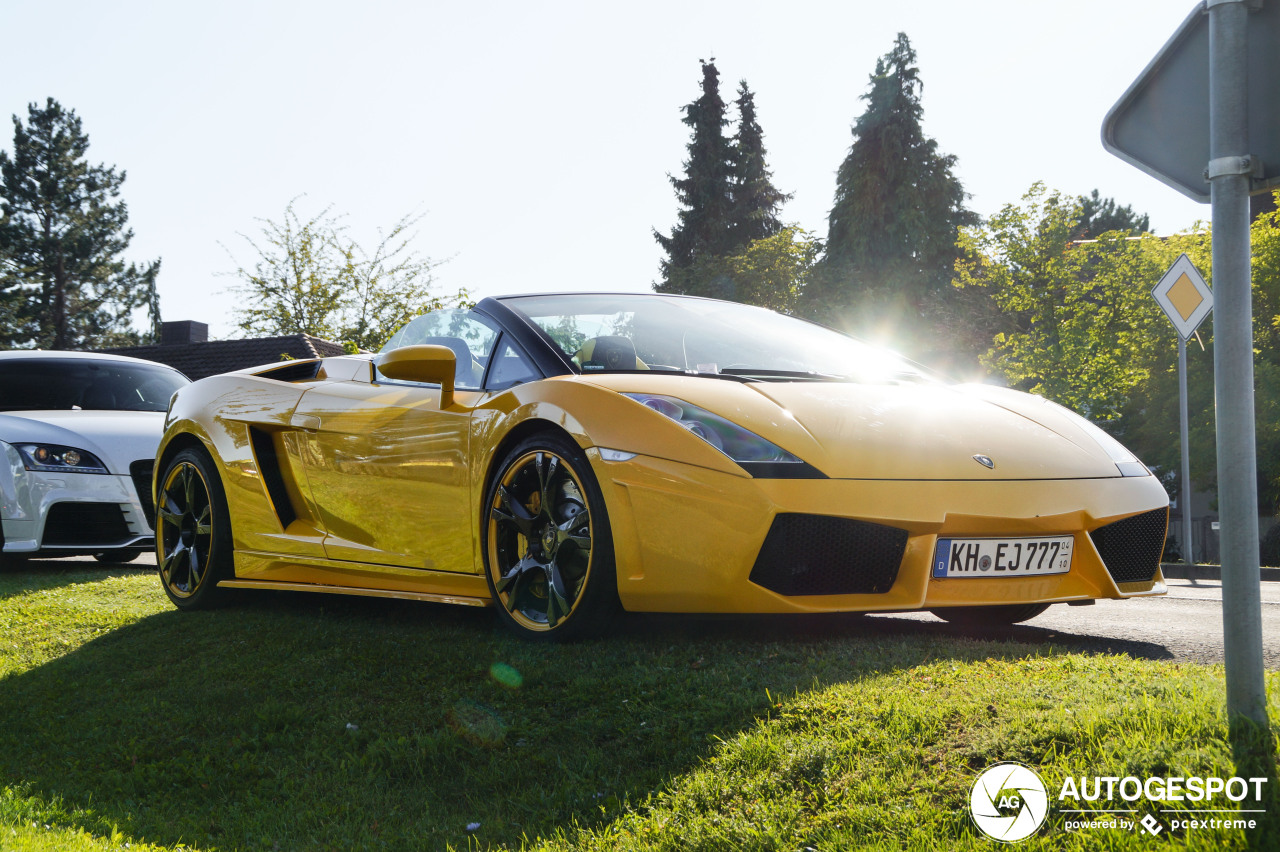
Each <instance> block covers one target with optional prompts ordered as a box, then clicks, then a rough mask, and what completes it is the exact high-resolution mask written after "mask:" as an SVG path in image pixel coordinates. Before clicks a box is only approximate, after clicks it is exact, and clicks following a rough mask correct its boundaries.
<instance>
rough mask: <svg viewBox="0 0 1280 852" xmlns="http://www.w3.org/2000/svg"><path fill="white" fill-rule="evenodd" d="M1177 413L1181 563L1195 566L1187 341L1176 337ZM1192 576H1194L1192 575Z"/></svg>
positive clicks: (1179, 336)
mask: <svg viewBox="0 0 1280 852" xmlns="http://www.w3.org/2000/svg"><path fill="white" fill-rule="evenodd" d="M1178 408H1179V409H1181V410H1180V411H1179V412H1178V415H1179V419H1180V420H1181V421H1182V499H1181V500H1179V501H1178V502H1179V503H1180V505H1181V508H1182V561H1183V562H1185V563H1186V564H1188V565H1194V564H1195V561H1196V560H1195V557H1194V556H1193V555H1192V553H1193V552H1194V550H1195V549H1194V548H1193V547H1192V546H1191V439H1190V434H1191V433H1190V429H1189V428H1188V426H1187V420H1188V418H1187V339H1186V338H1185V337H1183V336H1182V335H1181V334H1179V335H1178ZM1193 576H1194V575H1193Z"/></svg>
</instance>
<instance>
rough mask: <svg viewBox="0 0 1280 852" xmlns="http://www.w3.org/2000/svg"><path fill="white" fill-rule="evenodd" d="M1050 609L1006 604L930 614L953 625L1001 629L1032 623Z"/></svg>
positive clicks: (955, 607) (1030, 604)
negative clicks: (1032, 620) (1002, 627)
mask: <svg viewBox="0 0 1280 852" xmlns="http://www.w3.org/2000/svg"><path fill="white" fill-rule="evenodd" d="M1048 608H1049V604H1045V603H1028V604H1004V605H1000V606H954V607H947V608H945V609H931V610H929V612H931V613H933V614H934V615H936V616H938V618H941V619H942V620H943V621H949V622H951V623H952V624H963V625H965V626H967V627H1000V626H1008V625H1010V624H1021V623H1022V622H1024V621H1030V620H1031V619H1033V618H1035V617H1036V616H1037V615H1039V614H1040V613H1042V612H1044V611H1045V610H1046V609H1048Z"/></svg>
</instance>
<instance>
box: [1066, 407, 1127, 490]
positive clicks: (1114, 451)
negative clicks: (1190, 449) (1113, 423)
mask: <svg viewBox="0 0 1280 852" xmlns="http://www.w3.org/2000/svg"><path fill="white" fill-rule="evenodd" d="M1049 404H1050V405H1052V406H1055V407H1057V408H1058V409H1060V410H1062V411H1065V412H1066V413H1067V415H1069V416H1070V417H1071V419H1072V421H1073V422H1074V423H1075V424H1076V425H1077V426H1079V427H1080V428H1081V429H1083V430H1084V431H1085V432H1086V433H1088V435H1089V437H1090V438H1093V440H1094V441H1095V442H1096V443H1097V444H1098V446H1099V447H1101V448H1102V451H1103V452H1104V453H1106V454H1107V458H1109V459H1111V461H1112V462H1113V463H1114V464H1115V466H1116V469H1117V470H1119V471H1120V475H1121V476H1147V475H1148V474H1150V473H1151V471H1150V470H1148V469H1147V466H1146V465H1145V464H1143V463H1142V462H1140V461H1139V460H1138V457H1137V456H1135V455H1134V454H1133V453H1131V452H1129V451H1128V450H1127V449H1125V447H1124V444H1121V443H1120V442H1119V441H1117V440H1116V439H1115V438H1113V437H1111V436H1110V435H1108V434H1107V433H1106V432H1105V431H1103V430H1102V429H1100V428H1099V427H1098V426H1096V425H1095V424H1093V423H1090V422H1089V421H1088V420H1086V419H1085V418H1083V417H1081V416H1080V415H1079V414H1076V413H1075V412H1074V411H1072V410H1071V409H1069V408H1066V407H1064V406H1061V405H1058V404H1057V403H1056V402H1050V403H1049Z"/></svg>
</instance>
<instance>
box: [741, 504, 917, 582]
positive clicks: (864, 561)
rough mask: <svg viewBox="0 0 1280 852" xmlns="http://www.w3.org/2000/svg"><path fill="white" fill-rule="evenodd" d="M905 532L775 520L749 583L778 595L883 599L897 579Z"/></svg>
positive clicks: (800, 518) (822, 518)
mask: <svg viewBox="0 0 1280 852" xmlns="http://www.w3.org/2000/svg"><path fill="white" fill-rule="evenodd" d="M906 549H907V531H906V530H900V529H897V528H896V527H886V526H883V525H881V524H870V523H867V522H865V521H854V520H850V519H848V518H831V517H827V516H826V515H800V514H784V515H778V516H777V517H776V518H774V519H773V526H772V527H770V528H769V535H768V536H767V537H766V538H765V540H764V546H763V547H761V548H760V555H759V556H758V557H756V564H755V567H754V568H752V569H751V582H753V583H755V584H757V585H760V586H764V587H765V588H766V589H769V590H770V591H774V592H777V593H778V594H780V595H875V594H884V593H885V592H887V591H889V589H890V588H892V587H893V583H894V581H895V580H897V578H898V567H899V566H900V565H901V564H902V555H903V553H905V552H906Z"/></svg>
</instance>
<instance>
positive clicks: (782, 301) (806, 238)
mask: <svg viewBox="0 0 1280 852" xmlns="http://www.w3.org/2000/svg"><path fill="white" fill-rule="evenodd" d="M821 252H822V242H821V241H820V240H819V239H817V238H816V237H814V236H813V235H812V234H810V233H808V232H807V231H804V230H802V229H801V228H799V227H798V226H796V225H786V226H784V227H783V228H782V229H781V230H780V231H778V232H777V233H776V234H773V235H771V236H767V237H762V238H760V239H758V240H752V241H751V242H749V243H747V245H745V246H743V247H742V248H741V249H739V250H738V251H736V252H734V253H733V254H730V255H726V256H718V255H704V256H702V257H700V258H698V259H697V260H696V261H694V263H693V265H692V266H690V267H688V268H686V269H680V270H675V271H674V272H673V284H674V285H675V286H676V287H679V288H681V289H679V290H676V291H675V292H697V293H698V294H699V295H704V296H710V297H712V298H716V299H728V300H730V301H734V302H743V303H746V304H749V305H759V306H760V307H764V308H769V309H771V310H775V311H779V312H781V313H785V314H792V313H795V312H796V308H797V306H798V304H799V301H800V294H801V292H802V291H803V289H804V286H805V282H806V281H807V280H808V277H809V274H810V273H811V272H812V270H813V267H814V264H815V263H816V262H817V260H818V256H819V255H820V254H821ZM686 282H688V283H687V284H686Z"/></svg>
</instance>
